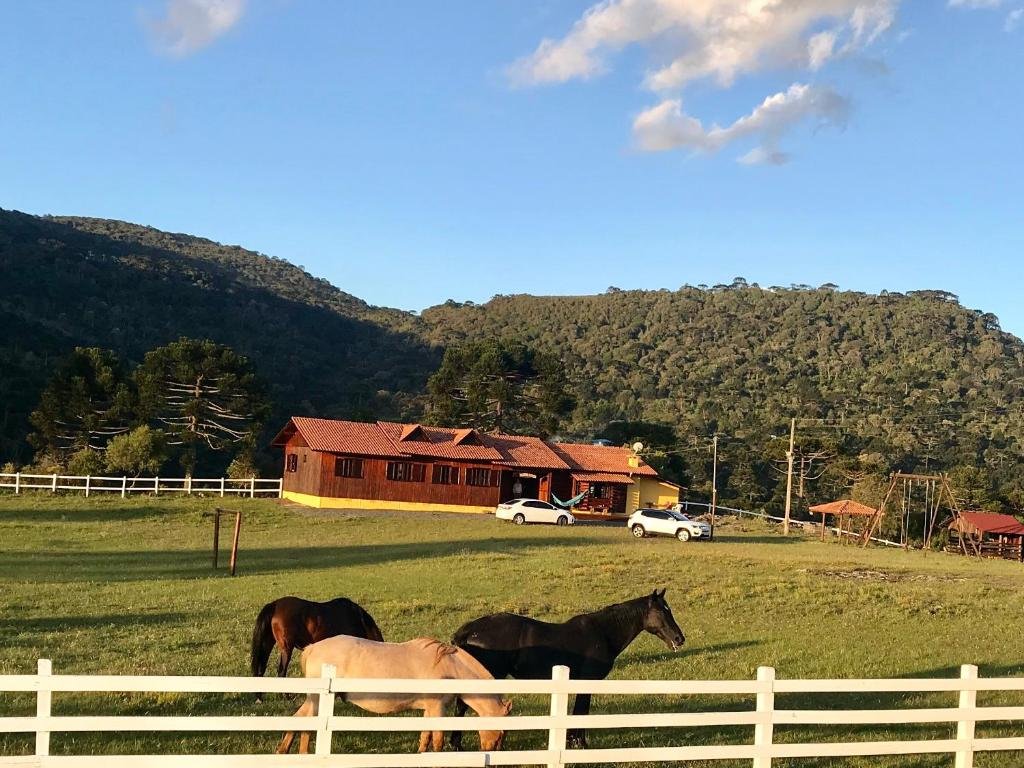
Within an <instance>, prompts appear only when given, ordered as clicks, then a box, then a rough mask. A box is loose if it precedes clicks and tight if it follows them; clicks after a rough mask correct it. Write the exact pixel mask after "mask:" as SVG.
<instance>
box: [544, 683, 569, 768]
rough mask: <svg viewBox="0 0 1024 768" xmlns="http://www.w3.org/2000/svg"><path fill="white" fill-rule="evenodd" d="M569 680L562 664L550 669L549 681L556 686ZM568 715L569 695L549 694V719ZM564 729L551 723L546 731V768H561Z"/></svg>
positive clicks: (560, 725)
mask: <svg viewBox="0 0 1024 768" xmlns="http://www.w3.org/2000/svg"><path fill="white" fill-rule="evenodd" d="M568 679H569V668H568V667H566V666H565V665H563V664H559V665H558V666H556V667H552V668H551V680H552V681H553V682H554V683H555V684H556V687H557V684H558V683H564V682H565V681H566V680H568ZM568 714H569V694H568V693H566V692H565V691H558V690H553V691H552V692H551V717H565V716H567V715H568ZM565 737H566V728H565V725H564V723H563V724H558V723H552V724H551V727H550V728H549V729H548V752H549V753H551V754H550V756H549V757H548V768H562V766H563V765H564V763H563V762H562V751H563V750H564V749H565Z"/></svg>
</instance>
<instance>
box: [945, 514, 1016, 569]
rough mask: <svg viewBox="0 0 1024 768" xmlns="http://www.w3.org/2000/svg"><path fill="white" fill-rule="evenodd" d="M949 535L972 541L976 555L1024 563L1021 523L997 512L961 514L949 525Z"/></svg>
mask: <svg viewBox="0 0 1024 768" xmlns="http://www.w3.org/2000/svg"><path fill="white" fill-rule="evenodd" d="M949 532H950V534H955V535H956V536H957V537H958V538H959V539H960V540H961V541H972V542H974V544H975V545H977V552H979V553H980V554H981V555H983V556H987V557H1002V558H1006V559H1009V560H1018V561H1020V562H1024V546H1022V544H1024V524H1022V523H1021V522H1020V521H1019V520H1018V519H1017V518H1015V517H1013V516H1012V515H1003V514H999V513H998V512H977V511H972V512H961V513H960V515H959V516H958V517H955V518H953V520H951V521H950V523H949Z"/></svg>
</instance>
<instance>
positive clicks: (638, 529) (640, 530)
mask: <svg viewBox="0 0 1024 768" xmlns="http://www.w3.org/2000/svg"><path fill="white" fill-rule="evenodd" d="M633 535H634V536H636V537H637V538H638V539H642V538H643V537H644V536H646V535H647V531H645V530H644V527H643V526H642V525H634V526H633Z"/></svg>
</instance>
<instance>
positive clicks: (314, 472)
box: [282, 432, 333, 496]
mask: <svg viewBox="0 0 1024 768" xmlns="http://www.w3.org/2000/svg"><path fill="white" fill-rule="evenodd" d="M289 454H294V455H295V456H296V463H295V471H294V472H289V471H288V455H289ZM320 457H321V454H319V453H318V452H317V451H314V450H312V449H311V448H307V447H306V443H305V441H304V440H303V439H302V436H301V435H299V433H297V432H296V433H295V434H294V435H292V437H291V439H290V440H289V441H288V443H287V445H285V449H284V459H283V460H284V466H283V469H284V472H283V474H282V477H284V490H286V491H294V492H295V493H305V494H309V495H310V496H317V495H319V493H320V472H321V468H320V464H321V458H320ZM332 466H333V465H332Z"/></svg>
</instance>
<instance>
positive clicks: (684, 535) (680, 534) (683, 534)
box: [676, 528, 690, 541]
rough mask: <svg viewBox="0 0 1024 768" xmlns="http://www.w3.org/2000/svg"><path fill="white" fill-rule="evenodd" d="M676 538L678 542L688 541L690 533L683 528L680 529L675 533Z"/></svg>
mask: <svg viewBox="0 0 1024 768" xmlns="http://www.w3.org/2000/svg"><path fill="white" fill-rule="evenodd" d="M676 538H677V539H679V540H680V541H689V540H690V532H689V531H688V530H686V529H685V528H680V529H679V530H678V531H676Z"/></svg>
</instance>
